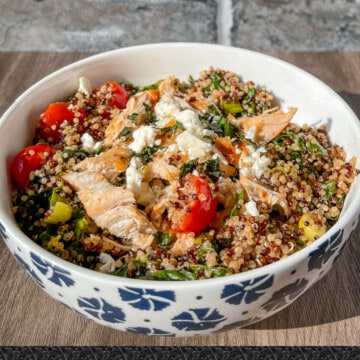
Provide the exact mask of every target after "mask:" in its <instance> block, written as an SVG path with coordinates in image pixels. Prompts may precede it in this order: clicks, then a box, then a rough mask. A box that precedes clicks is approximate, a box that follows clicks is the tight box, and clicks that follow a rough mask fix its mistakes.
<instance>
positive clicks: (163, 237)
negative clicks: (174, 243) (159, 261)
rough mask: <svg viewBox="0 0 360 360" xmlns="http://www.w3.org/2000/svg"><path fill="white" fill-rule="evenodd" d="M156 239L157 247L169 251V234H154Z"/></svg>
mask: <svg viewBox="0 0 360 360" xmlns="http://www.w3.org/2000/svg"><path fill="white" fill-rule="evenodd" d="M154 238H155V241H156V245H157V246H158V247H159V248H160V249H163V250H165V249H167V248H168V246H169V244H170V242H171V237H170V235H169V234H166V233H163V232H161V231H158V232H156V233H155V234H154Z"/></svg>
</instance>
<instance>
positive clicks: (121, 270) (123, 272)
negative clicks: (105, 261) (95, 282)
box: [112, 264, 129, 277]
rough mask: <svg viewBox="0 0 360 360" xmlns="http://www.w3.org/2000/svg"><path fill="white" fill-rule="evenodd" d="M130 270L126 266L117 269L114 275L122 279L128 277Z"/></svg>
mask: <svg viewBox="0 0 360 360" xmlns="http://www.w3.org/2000/svg"><path fill="white" fill-rule="evenodd" d="M128 269H129V265H128V264H125V265H123V266H122V267H121V268H119V269H116V270H115V271H114V272H113V273H112V274H113V275H117V276H121V277H127V273H128Z"/></svg>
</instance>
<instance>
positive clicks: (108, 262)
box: [99, 253, 115, 274]
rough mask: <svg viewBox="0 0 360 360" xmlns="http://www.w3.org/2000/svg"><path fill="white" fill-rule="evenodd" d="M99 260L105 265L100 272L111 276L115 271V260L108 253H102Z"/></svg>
mask: <svg viewBox="0 0 360 360" xmlns="http://www.w3.org/2000/svg"><path fill="white" fill-rule="evenodd" d="M99 260H100V262H102V263H103V264H104V265H101V267H100V269H99V270H100V272H102V273H107V274H110V273H112V272H114V271H115V260H114V259H113V258H112V257H111V256H110V255H109V254H107V253H101V254H100V255H99Z"/></svg>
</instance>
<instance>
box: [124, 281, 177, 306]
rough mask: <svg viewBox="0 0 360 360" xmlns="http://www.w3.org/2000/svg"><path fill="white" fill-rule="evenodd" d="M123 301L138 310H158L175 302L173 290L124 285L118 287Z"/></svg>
mask: <svg viewBox="0 0 360 360" xmlns="http://www.w3.org/2000/svg"><path fill="white" fill-rule="evenodd" d="M118 291H119V294H120V297H121V299H122V300H123V301H126V302H128V303H129V304H130V305H131V306H132V307H134V308H136V309H140V310H148V311H160V310H163V309H164V308H166V307H168V306H170V305H171V304H172V303H174V302H175V300H176V298H175V293H174V292H173V291H156V290H151V289H137V288H132V287H125V288H119V289H118Z"/></svg>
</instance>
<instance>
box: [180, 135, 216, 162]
mask: <svg viewBox="0 0 360 360" xmlns="http://www.w3.org/2000/svg"><path fill="white" fill-rule="evenodd" d="M176 143H177V145H178V146H179V150H180V151H181V152H182V153H184V154H187V155H188V156H189V159H190V160H192V159H196V158H202V159H204V158H206V157H207V156H208V155H210V154H211V151H212V146H211V144H209V143H207V142H205V141H203V140H201V139H199V138H198V137H197V136H195V135H194V134H193V133H191V132H190V131H189V130H185V131H183V132H182V133H181V134H180V135H179V136H178V137H177V138H176Z"/></svg>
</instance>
